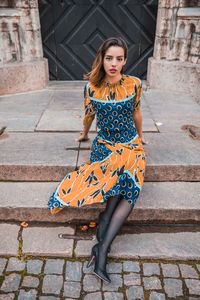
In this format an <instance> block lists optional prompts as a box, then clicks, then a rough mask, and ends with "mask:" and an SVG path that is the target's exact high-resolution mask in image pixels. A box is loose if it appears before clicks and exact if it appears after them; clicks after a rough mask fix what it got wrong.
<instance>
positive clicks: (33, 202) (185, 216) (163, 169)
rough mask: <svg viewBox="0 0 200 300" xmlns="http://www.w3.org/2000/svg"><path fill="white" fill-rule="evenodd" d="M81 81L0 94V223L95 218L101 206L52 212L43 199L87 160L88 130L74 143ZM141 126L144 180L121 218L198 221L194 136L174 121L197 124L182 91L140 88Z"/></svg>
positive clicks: (198, 152) (198, 155) (199, 172)
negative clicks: (129, 210)
mask: <svg viewBox="0 0 200 300" xmlns="http://www.w3.org/2000/svg"><path fill="white" fill-rule="evenodd" d="M82 103H83V82H71V83H65V82H60V83H51V84H50V86H49V87H48V88H47V89H46V90H43V91H38V92H35V93H26V94H18V95H13V96H4V97H0V127H3V126H6V127H7V128H6V130H5V131H4V133H3V134H2V135H1V136H0V149H1V151H0V221H40V222H54V223H57V222H58V223H59V222H61V223H62V222H77V221H89V220H96V219H97V217H98V214H99V212H100V210H102V209H103V206H102V205H90V206H86V207H83V208H80V209H77V208H67V209H63V211H62V212H60V213H59V214H57V215H55V216H51V215H50V213H49V211H48V210H47V202H48V198H49V197H50V195H51V194H52V192H53V190H54V189H55V187H56V185H57V184H58V182H59V181H60V180H61V179H62V178H63V177H64V176H65V175H66V173H67V172H70V171H72V170H74V168H75V166H76V165H80V164H82V163H83V162H85V161H86V160H88V158H89V153H90V146H91V142H92V139H93V138H94V136H95V130H96V128H95V122H94V124H93V125H92V128H91V133H90V141H88V142H84V143H83V142H82V143H78V142H76V141H75V139H76V138H77V137H78V136H79V131H80V129H81V126H82V117H83V109H80V108H82ZM142 111H143V130H144V135H145V138H146V140H147V141H149V144H148V145H145V151H146V154H147V170H146V175H145V184H144V187H143V190H142V192H141V196H140V198H139V199H138V201H137V203H136V205H135V208H134V210H133V212H132V213H131V215H130V216H129V219H128V220H129V222H133V223H134V224H174V223H177V224H188V223H189V224H194V223H196V224H199V223H200V141H198V140H195V139H192V138H191V137H190V136H189V135H188V134H187V132H185V131H183V130H182V129H181V127H182V126H183V125H186V124H192V125H195V126H200V118H199V116H200V106H199V105H198V104H197V103H196V102H195V101H194V100H193V99H192V98H191V97H190V96H189V95H185V94H178V93H170V92H168V93H166V92H165V93H163V92H162V91H158V90H146V91H144V93H143V99H142Z"/></svg>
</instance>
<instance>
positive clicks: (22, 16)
mask: <svg viewBox="0 0 200 300" xmlns="http://www.w3.org/2000/svg"><path fill="white" fill-rule="evenodd" d="M48 76H49V75H48V63H47V60H46V59H45V58H43V50H42V40H41V32H40V20H39V12H38V4H37V0H7V1H6V0H4V1H2V2H1V4H0V95H4V94H12V93H18V92H25V91H32V90H39V89H42V88H44V87H45V86H46V85H47V83H48Z"/></svg>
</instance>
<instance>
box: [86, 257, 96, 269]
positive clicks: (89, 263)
mask: <svg viewBox="0 0 200 300" xmlns="http://www.w3.org/2000/svg"><path fill="white" fill-rule="evenodd" d="M94 261H95V255H92V256H91V258H90V260H89V261H88V263H87V265H86V268H89V267H90V266H92V265H93V264H94Z"/></svg>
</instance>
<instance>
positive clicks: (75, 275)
mask: <svg viewBox="0 0 200 300" xmlns="http://www.w3.org/2000/svg"><path fill="white" fill-rule="evenodd" d="M81 277H82V263H81V262H78V261H77V262H71V261H68V262H67V263H66V271H65V279H66V280H67V281H81Z"/></svg>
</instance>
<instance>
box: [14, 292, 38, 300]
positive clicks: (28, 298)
mask: <svg viewBox="0 0 200 300" xmlns="http://www.w3.org/2000/svg"><path fill="white" fill-rule="evenodd" d="M36 296H37V291H36V290H30V291H25V290H20V292H19V296H18V300H36Z"/></svg>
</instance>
